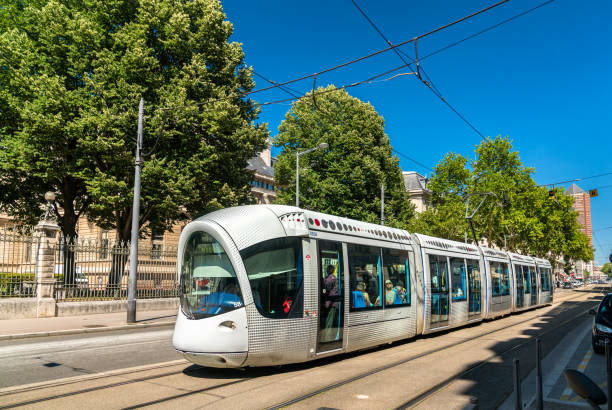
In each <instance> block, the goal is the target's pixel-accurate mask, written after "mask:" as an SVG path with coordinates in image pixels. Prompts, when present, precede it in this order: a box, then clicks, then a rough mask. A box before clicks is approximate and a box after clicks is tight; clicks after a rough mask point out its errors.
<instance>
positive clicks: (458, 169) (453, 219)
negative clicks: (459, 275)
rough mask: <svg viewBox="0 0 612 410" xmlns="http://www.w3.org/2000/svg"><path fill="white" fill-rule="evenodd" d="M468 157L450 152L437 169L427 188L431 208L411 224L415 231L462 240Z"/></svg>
mask: <svg viewBox="0 0 612 410" xmlns="http://www.w3.org/2000/svg"><path fill="white" fill-rule="evenodd" d="M468 161H469V160H468V158H467V157H464V156H462V155H460V154H456V153H452V152H450V153H448V154H446V155H445V156H444V159H442V161H440V163H438V165H437V166H436V167H435V168H434V172H433V174H432V176H431V178H430V180H429V183H428V185H427V188H428V189H430V190H431V192H432V196H431V204H432V207H431V208H429V209H428V210H426V211H425V212H423V213H421V214H420V215H418V216H417V218H416V220H415V222H414V223H413V224H412V229H413V230H414V231H415V232H419V233H424V234H426V235H432V236H438V237H442V238H447V239H452V240H456V241H463V240H464V238H465V233H466V230H467V229H468V224H467V222H466V219H465V203H464V198H465V195H466V194H467V191H468V189H469V185H468V184H469V182H470V177H471V173H470V170H469V169H467V164H468Z"/></svg>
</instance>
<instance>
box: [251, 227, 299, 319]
mask: <svg viewBox="0 0 612 410" xmlns="http://www.w3.org/2000/svg"><path fill="white" fill-rule="evenodd" d="M240 255H241V256H242V259H243V261H244V267H245V268H246V271H247V276H248V278H249V283H250V284H251V292H252V293H253V301H254V302H255V306H256V307H257V310H258V311H259V313H261V314H262V315H263V316H266V317H269V318H275V319H284V318H299V317H302V312H303V310H304V290H303V267H302V240H301V239H300V238H295V237H292V238H279V239H272V240H269V241H266V242H261V243H258V244H256V245H253V246H251V247H249V248H247V249H244V250H242V251H241V252H240Z"/></svg>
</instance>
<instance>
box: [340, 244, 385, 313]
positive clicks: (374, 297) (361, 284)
mask: <svg viewBox="0 0 612 410" xmlns="http://www.w3.org/2000/svg"><path fill="white" fill-rule="evenodd" d="M348 259H349V278H350V280H349V285H350V289H351V297H350V300H351V305H350V306H351V310H359V309H367V308H373V307H378V306H380V305H381V300H382V292H381V288H380V286H379V284H380V282H381V279H382V275H381V264H382V261H381V250H380V248H377V247H374V246H365V245H356V244H349V245H348Z"/></svg>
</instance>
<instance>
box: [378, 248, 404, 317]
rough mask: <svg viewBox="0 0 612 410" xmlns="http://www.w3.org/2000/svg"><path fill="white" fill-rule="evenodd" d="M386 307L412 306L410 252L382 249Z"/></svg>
mask: <svg viewBox="0 0 612 410" xmlns="http://www.w3.org/2000/svg"><path fill="white" fill-rule="evenodd" d="M382 271H383V278H384V279H385V287H384V297H385V298H384V300H385V306H386V307H392V306H402V305H410V266H409V264H408V251H403V250H399V249H388V248H382Z"/></svg>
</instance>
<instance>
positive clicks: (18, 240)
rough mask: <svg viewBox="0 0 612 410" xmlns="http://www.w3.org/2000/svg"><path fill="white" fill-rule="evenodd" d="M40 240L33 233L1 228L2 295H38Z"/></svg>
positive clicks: (0, 284)
mask: <svg viewBox="0 0 612 410" xmlns="http://www.w3.org/2000/svg"><path fill="white" fill-rule="evenodd" d="M38 241H39V238H37V237H35V236H33V235H32V234H31V233H27V232H26V233H24V232H20V231H18V230H13V229H9V228H0V297H13V298H15V297H33V296H36V286H35V285H34V277H35V274H36V259H37V251H38Z"/></svg>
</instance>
